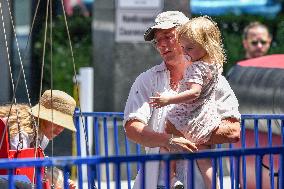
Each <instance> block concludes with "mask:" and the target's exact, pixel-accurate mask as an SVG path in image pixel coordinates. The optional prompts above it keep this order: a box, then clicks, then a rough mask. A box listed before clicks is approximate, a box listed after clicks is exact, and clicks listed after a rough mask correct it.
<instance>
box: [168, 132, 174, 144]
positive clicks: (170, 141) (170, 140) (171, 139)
mask: <svg viewBox="0 0 284 189" xmlns="http://www.w3.org/2000/svg"><path fill="white" fill-rule="evenodd" d="M173 139H174V135H173V134H172V135H171V138H170V139H169V145H173Z"/></svg>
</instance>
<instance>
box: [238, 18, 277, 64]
mask: <svg viewBox="0 0 284 189" xmlns="http://www.w3.org/2000/svg"><path fill="white" fill-rule="evenodd" d="M271 40H272V37H271V34H270V32H269V29H268V27H267V26H266V25H264V24H262V23H260V22H251V23H250V24H248V25H247V26H246V27H245V28H244V31H243V47H244V49H245V59H250V58H257V57H260V56H264V55H266V54H267V52H268V50H269V48H270V45H271Z"/></svg>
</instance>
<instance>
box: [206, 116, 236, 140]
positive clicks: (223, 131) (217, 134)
mask: <svg viewBox="0 0 284 189" xmlns="http://www.w3.org/2000/svg"><path fill="white" fill-rule="evenodd" d="M240 133H241V127H240V122H239V120H237V119H236V118H226V119H223V120H222V122H221V124H220V125H219V127H218V128H217V129H216V130H215V131H213V133H212V134H211V137H210V139H209V140H208V141H207V142H206V143H205V144H206V145H211V144H223V143H235V142H238V141H239V140H240Z"/></svg>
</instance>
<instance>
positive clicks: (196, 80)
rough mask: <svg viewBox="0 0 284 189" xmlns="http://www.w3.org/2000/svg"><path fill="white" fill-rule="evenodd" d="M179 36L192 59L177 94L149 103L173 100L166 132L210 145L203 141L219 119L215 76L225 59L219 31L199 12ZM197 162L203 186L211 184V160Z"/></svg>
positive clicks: (158, 104) (157, 105)
mask: <svg viewBox="0 0 284 189" xmlns="http://www.w3.org/2000/svg"><path fill="white" fill-rule="evenodd" d="M179 40H180V43H181V46H182V48H183V50H184V54H185V56H186V57H189V58H191V61H192V63H191V64H190V65H189V66H188V67H187V68H186V71H185V73H184V78H183V80H182V81H181V82H180V83H179V89H178V94H176V95H173V96H161V95H160V94H157V96H155V97H151V98H150V104H151V105H152V106H153V107H155V108H160V107H163V106H166V105H169V104H175V105H173V107H172V108H171V109H170V110H169V112H168V115H167V121H166V126H165V132H166V133H169V134H172V135H173V136H182V137H185V138H187V139H189V140H190V141H192V142H194V143H196V145H199V146H198V149H199V150H200V149H209V148H211V146H209V145H207V146H206V145H204V144H205V143H206V142H207V141H208V140H209V138H210V136H211V133H212V132H213V131H214V130H215V129H217V127H218V125H219V124H220V123H221V117H220V115H219V114H218V112H217V104H216V101H215V90H216V85H217V82H218V76H219V74H220V73H221V72H222V67H223V63H224V62H225V59H226V57H225V53H224V49H223V44H222V39H221V33H220V30H219V28H218V26H217V24H216V23H215V22H214V21H213V20H212V19H211V18H209V17H208V16H202V17H197V18H193V19H191V20H190V21H189V22H187V23H186V24H185V25H184V26H182V27H181V29H180V30H179ZM172 138H173V137H172ZM169 142H170V143H171V141H169ZM175 164H176V163H175V162H173V163H172V164H171V180H172V181H171V185H174V184H175V182H174V180H177V179H176V177H177V175H176V173H177V172H178V171H177V170H176V165H175ZM197 164H198V167H199V169H200V171H201V174H202V177H203V179H204V182H205V185H206V188H208V189H209V188H211V187H212V176H213V170H212V164H211V160H210V159H199V160H197ZM217 187H218V186H217Z"/></svg>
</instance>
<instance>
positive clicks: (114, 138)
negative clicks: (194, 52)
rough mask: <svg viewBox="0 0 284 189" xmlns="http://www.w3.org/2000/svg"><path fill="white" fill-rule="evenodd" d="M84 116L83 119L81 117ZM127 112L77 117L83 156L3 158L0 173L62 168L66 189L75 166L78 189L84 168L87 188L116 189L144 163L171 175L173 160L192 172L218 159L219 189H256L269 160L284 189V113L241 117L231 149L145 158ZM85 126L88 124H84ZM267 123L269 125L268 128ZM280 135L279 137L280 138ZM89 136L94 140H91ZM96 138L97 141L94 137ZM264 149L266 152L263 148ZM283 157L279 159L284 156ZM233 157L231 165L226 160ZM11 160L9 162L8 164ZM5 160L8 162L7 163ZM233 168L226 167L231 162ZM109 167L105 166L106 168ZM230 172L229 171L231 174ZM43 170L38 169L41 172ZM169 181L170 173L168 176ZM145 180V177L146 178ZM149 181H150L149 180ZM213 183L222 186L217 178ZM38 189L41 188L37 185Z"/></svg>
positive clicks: (191, 181)
mask: <svg viewBox="0 0 284 189" xmlns="http://www.w3.org/2000/svg"><path fill="white" fill-rule="evenodd" d="M81 115H82V116H83V117H82V119H80V116H81ZM122 120H123V113H119V112H92V113H84V112H83V113H82V114H80V113H79V112H76V113H75V122H76V128H77V130H78V131H79V132H77V134H76V142H77V156H78V157H60V158H46V159H43V160H35V159H31V160H23V159H21V160H0V169H1V168H7V169H9V170H10V173H12V169H13V168H15V167H24V166H35V167H41V166H59V167H61V168H62V169H63V171H64V178H65V179H64V186H65V188H66V187H67V184H68V183H67V178H68V173H67V170H69V169H70V166H76V167H77V172H78V178H77V179H78V188H79V189H83V188H84V189H85V187H84V186H83V172H84V169H82V165H87V178H88V188H92V187H93V185H94V184H95V185H96V187H97V188H98V189H101V188H103V185H102V183H106V188H107V189H110V188H111V181H114V183H115V188H121V187H122V185H121V184H122V181H123V180H126V182H127V188H128V189H130V188H131V184H132V183H131V182H132V180H133V179H134V177H135V176H136V174H137V171H138V170H139V169H140V171H142V172H145V171H146V170H145V163H146V162H149V161H154V160H160V161H161V160H162V161H165V162H166V165H168V166H167V170H168V173H169V169H170V166H169V162H170V161H171V160H173V159H186V160H189V164H188V165H189V170H190V171H191V172H193V170H194V166H193V160H196V159H199V158H211V159H212V160H213V165H214V167H213V170H214V171H215V172H217V171H218V174H219V183H220V188H221V189H223V188H226V187H227V186H224V185H223V183H224V180H223V179H224V176H226V175H228V176H229V177H230V181H231V185H230V188H232V189H237V188H238V187H239V185H242V188H244V189H246V188H248V184H247V183H249V182H250V181H251V180H254V183H255V188H262V186H263V176H262V174H261V173H262V171H263V166H262V163H263V160H264V159H265V158H266V157H267V156H268V159H269V161H268V167H269V170H268V171H269V175H270V179H269V183H270V188H271V189H273V188H284V185H283V184H284V183H283V182H284V179H283V175H284V174H283V169H284V165H283V163H282V162H283V153H284V149H283V144H284V121H283V120H284V115H242V121H241V128H242V132H241V141H240V142H239V143H237V144H229V149H228V148H225V147H224V145H218V146H217V147H218V148H221V149H216V150H214V151H201V152H198V153H194V154H167V155H142V154H144V151H143V150H142V148H141V147H140V145H137V144H134V143H132V142H131V141H129V140H128V139H127V138H126V136H125V133H124V129H123V127H122ZM83 122H84V124H82V123H83ZM264 122H266V124H263V123H264ZM252 123H253V127H252V130H251V131H252V132H251V133H253V134H254V136H253V137H254V138H253V139H252V141H253V142H254V143H253V144H249V143H248V142H249V141H251V140H248V139H250V138H246V136H247V134H248V131H249V130H247V129H245V128H246V127H247V125H250V124H252ZM82 125H85V133H86V137H87V138H88V141H90V144H89V145H90V149H86V148H82V146H81V143H82V140H84V138H85V137H82V135H80V133H82V130H81V129H80V127H82ZM260 126H261V127H265V128H266V132H265V135H266V136H267V145H266V146H263V145H261V143H262V142H263V141H260V140H259V137H262V136H263V133H264V132H262V131H260V130H259V129H260ZM274 127H279V130H280V132H279V137H280V142H279V143H278V145H280V146H275V144H274V142H275V141H274V140H275V136H276V135H275V134H273V132H272V131H273V128H274ZM277 136H278V135H277ZM89 137H90V138H89ZM91 138H92V139H91ZM263 147H265V148H263ZM84 150H85V151H88V150H89V153H88V154H89V155H90V156H88V157H81V156H82V154H84V153H82V152H83V151H84ZM279 155H280V157H279ZM251 157H256V158H255V159H253V162H254V166H255V171H254V173H255V177H254V178H253V177H252V176H250V178H249V179H247V171H248V170H247V167H248V163H249V161H248V160H250V159H251ZM275 157H278V161H279V163H278V167H277V168H276V169H274V168H275V167H276V165H275V164H276V161H274V158H275ZM227 159H229V161H227ZM7 161H9V163H7ZM4 162H5V163H4ZM227 162H229V165H227V166H226V163H227ZM102 165H104V167H103V166H102ZM226 169H228V170H227V173H226V171H225V170H226ZM38 170H39V169H38ZM275 171H276V172H278V180H277V184H276V187H275V183H274V174H275ZM168 178H169V174H168ZM40 180H41V175H40V174H38V176H37V181H40ZM142 180H144V181H145V177H143V178H142ZM145 182H146V181H145ZM145 182H142V185H141V189H142V188H145ZM213 182H217V180H216V179H215V178H213ZM9 183H13V175H11V174H10V175H9ZM188 186H189V187H190V188H194V175H193V174H190V177H189V179H188ZM38 187H39V188H40V187H41V185H40V186H38ZM167 187H169V180H168V181H167Z"/></svg>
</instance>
